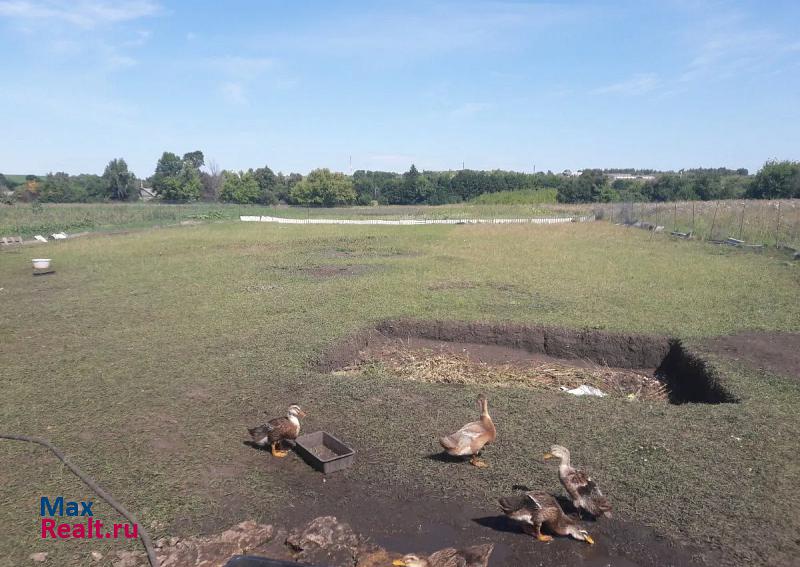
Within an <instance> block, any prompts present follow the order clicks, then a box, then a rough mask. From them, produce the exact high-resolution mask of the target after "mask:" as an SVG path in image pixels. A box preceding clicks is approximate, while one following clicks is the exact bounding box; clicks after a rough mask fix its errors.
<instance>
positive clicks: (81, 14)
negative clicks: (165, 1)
mask: <svg viewBox="0 0 800 567" xmlns="http://www.w3.org/2000/svg"><path fill="white" fill-rule="evenodd" d="M160 11H161V7H160V6H159V5H158V4H156V3H155V2H152V1H150V0H124V1H119V2H104V1H102V0H77V1H74V2H70V1H60V0H49V1H47V0H44V1H42V0H40V1H35V0H2V1H0V16H3V17H6V18H9V19H16V20H20V21H23V22H27V23H30V22H34V23H37V22H38V23H41V22H45V21H48V20H54V21H59V22H64V23H68V24H72V25H75V26H78V27H82V28H94V27H97V26H102V25H109V24H115V23H119V22H127V21H131V20H136V19H139V18H143V17H146V16H153V15H155V14H157V13H158V12H160Z"/></svg>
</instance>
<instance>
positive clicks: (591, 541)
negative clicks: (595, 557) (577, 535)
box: [586, 535, 594, 545]
mask: <svg viewBox="0 0 800 567" xmlns="http://www.w3.org/2000/svg"><path fill="white" fill-rule="evenodd" d="M586 543H588V544H589V545H594V540H593V539H592V536H588V535H587V536H586Z"/></svg>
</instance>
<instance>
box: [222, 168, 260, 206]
mask: <svg viewBox="0 0 800 567" xmlns="http://www.w3.org/2000/svg"><path fill="white" fill-rule="evenodd" d="M219 197H220V199H222V200H223V201H226V202H228V203H243V204H252V203H258V202H259V201H261V197H262V193H261V188H260V187H259V185H258V181H257V180H256V177H255V175H254V174H253V171H252V170H250V171H247V172H244V171H240V172H238V173H237V172H235V171H223V172H222V188H221V189H220V193H219Z"/></svg>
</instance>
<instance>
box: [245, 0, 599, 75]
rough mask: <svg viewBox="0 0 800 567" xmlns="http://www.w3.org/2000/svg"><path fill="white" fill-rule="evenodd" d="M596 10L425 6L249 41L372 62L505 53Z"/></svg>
mask: <svg viewBox="0 0 800 567" xmlns="http://www.w3.org/2000/svg"><path fill="white" fill-rule="evenodd" d="M595 10H596V9H595V8H593V7H591V6H588V7H587V6H570V5H566V4H556V3H536V4H534V3H522V2H520V3H516V2H492V3H486V4H470V3H452V2H450V3H447V2H446V3H428V4H423V5H422V6H421V7H418V8H417V9H415V10H410V9H408V8H407V7H406V6H402V7H401V8H397V9H394V8H386V9H383V10H355V11H348V10H341V15H340V16H336V17H334V18H325V19H324V24H323V25H311V26H308V27H307V28H306V29H305V30H303V31H302V32H300V33H292V34H288V33H283V34H281V33H276V34H270V35H268V36H262V37H260V38H258V39H256V40H254V41H252V45H253V46H255V47H261V48H269V49H283V50H290V51H295V52H297V51H302V52H311V53H314V54H320V55H323V56H334V57H361V58H366V59H368V60H370V61H371V62H372V63H373V64H383V63H386V62H391V61H396V60H409V59H414V58H418V57H430V56H435V55H439V54H450V53H453V52H465V51H468V50H475V51H480V52H483V53H485V52H487V51H496V50H503V49H507V48H509V47H512V46H516V45H519V44H520V43H524V42H525V41H528V40H529V39H530V38H531V37H532V36H534V35H535V34H536V33H537V31H539V30H546V29H550V28H552V27H555V26H558V25H572V23H573V22H574V21H576V20H581V19H586V18H587V17H588V16H589V15H590V14H591V13H592V12H593V11H595Z"/></svg>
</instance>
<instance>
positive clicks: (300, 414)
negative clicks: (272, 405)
mask: <svg viewBox="0 0 800 567" xmlns="http://www.w3.org/2000/svg"><path fill="white" fill-rule="evenodd" d="M297 415H299V416H300V417H305V416H307V415H308V414H307V413H306V412H304V411H303V410H300V411H299V412H297Z"/></svg>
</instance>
